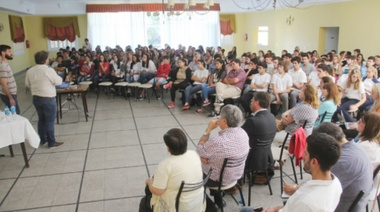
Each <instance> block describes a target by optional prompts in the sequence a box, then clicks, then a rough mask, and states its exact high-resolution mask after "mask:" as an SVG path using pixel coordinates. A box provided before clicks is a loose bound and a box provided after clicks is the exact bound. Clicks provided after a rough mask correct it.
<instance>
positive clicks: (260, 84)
mask: <svg viewBox="0 0 380 212" xmlns="http://www.w3.org/2000/svg"><path fill="white" fill-rule="evenodd" d="M266 68H267V64H266V63H262V62H260V63H258V64H257V69H258V70H259V73H258V74H255V75H254V76H253V78H252V81H251V84H250V88H251V90H250V91H248V92H247V93H246V94H244V95H243V96H242V97H241V101H240V103H241V105H242V106H243V108H244V110H245V112H246V113H250V112H251V107H250V103H251V99H252V96H253V93H254V92H257V91H262V92H268V87H269V83H270V80H271V75H270V74H268V73H266Z"/></svg>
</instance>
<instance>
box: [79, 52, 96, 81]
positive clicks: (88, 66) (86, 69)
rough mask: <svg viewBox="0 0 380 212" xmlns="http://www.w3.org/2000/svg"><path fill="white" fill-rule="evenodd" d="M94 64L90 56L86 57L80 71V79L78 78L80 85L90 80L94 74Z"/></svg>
mask: <svg viewBox="0 0 380 212" xmlns="http://www.w3.org/2000/svg"><path fill="white" fill-rule="evenodd" d="M94 67H95V65H94V63H93V62H92V61H91V60H90V56H89V55H86V56H85V61H84V62H83V64H82V66H81V67H80V69H79V77H78V83H80V82H82V81H85V80H86V79H87V78H89V77H90V76H91V75H92V73H93V72H94Z"/></svg>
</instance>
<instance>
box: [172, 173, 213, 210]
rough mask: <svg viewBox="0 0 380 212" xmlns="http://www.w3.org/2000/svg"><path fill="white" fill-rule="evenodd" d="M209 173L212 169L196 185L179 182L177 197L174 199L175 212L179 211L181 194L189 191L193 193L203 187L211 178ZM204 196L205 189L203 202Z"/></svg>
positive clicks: (204, 194) (204, 193)
mask: <svg viewBox="0 0 380 212" xmlns="http://www.w3.org/2000/svg"><path fill="white" fill-rule="evenodd" d="M211 172H212V169H210V171H209V172H208V174H207V176H206V178H204V179H203V180H202V181H201V182H198V183H185V181H182V182H181V185H180V187H179V190H178V193H177V196H176V198H175V210H176V211H177V212H178V211H179V210H178V209H179V201H180V198H181V194H182V192H191V191H195V190H198V189H200V188H202V187H204V186H205V184H206V182H207V181H208V179H209V178H210V176H211ZM205 196H206V189H204V192H203V201H204V200H205Z"/></svg>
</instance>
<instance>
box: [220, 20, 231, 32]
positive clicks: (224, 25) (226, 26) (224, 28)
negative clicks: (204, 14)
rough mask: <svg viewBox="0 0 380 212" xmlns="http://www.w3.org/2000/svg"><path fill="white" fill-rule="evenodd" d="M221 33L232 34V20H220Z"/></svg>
mask: <svg viewBox="0 0 380 212" xmlns="http://www.w3.org/2000/svg"><path fill="white" fill-rule="evenodd" d="M220 33H221V34H222V35H231V34H232V33H234V31H233V30H232V29H231V21H230V20H228V21H220Z"/></svg>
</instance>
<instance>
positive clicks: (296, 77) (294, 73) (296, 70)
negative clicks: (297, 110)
mask: <svg viewBox="0 0 380 212" xmlns="http://www.w3.org/2000/svg"><path fill="white" fill-rule="evenodd" d="M291 61H292V64H293V69H290V70H289V72H288V74H289V75H290V77H291V78H292V82H293V85H292V91H291V92H290V94H289V97H290V101H289V109H291V108H293V107H294V106H296V104H297V100H298V97H299V95H300V93H301V90H302V88H303V86H304V85H305V83H306V82H307V78H306V74H305V72H304V71H303V70H302V69H301V67H300V64H301V59H300V58H299V57H294V58H292V60H291Z"/></svg>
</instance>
